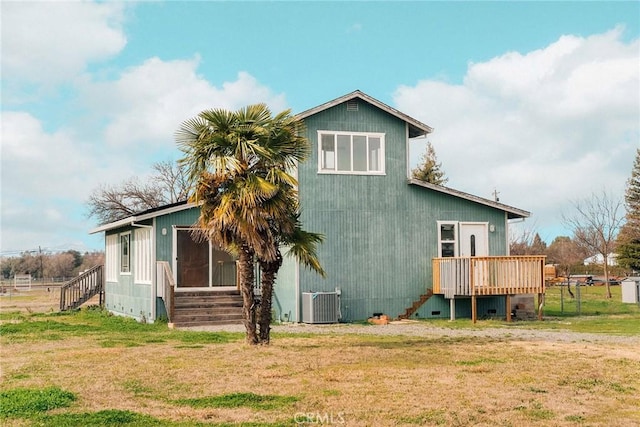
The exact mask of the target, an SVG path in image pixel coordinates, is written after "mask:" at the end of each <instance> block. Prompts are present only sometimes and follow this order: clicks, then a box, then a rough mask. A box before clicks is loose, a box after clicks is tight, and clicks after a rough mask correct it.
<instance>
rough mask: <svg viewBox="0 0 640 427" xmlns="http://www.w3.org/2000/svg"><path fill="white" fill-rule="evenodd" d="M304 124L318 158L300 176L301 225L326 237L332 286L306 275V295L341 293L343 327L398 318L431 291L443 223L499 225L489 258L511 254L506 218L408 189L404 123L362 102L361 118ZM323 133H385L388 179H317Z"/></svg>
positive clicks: (341, 109) (341, 113)
mask: <svg viewBox="0 0 640 427" xmlns="http://www.w3.org/2000/svg"><path fill="white" fill-rule="evenodd" d="M305 124H306V128H307V137H308V138H309V140H310V142H311V143H312V151H311V156H310V159H309V161H307V162H305V163H303V164H301V165H300V166H299V170H298V178H299V185H300V198H301V206H302V212H303V215H302V220H303V224H304V227H305V229H307V230H309V231H314V232H320V233H323V234H324V235H325V239H326V240H325V243H324V244H323V245H321V246H320V248H319V255H320V259H321V262H322V265H323V267H324V268H325V270H326V271H327V278H326V279H325V280H323V279H322V278H321V277H319V276H318V275H316V274H315V273H313V272H309V271H306V270H301V271H300V292H307V291H329V292H330V291H333V290H334V289H335V288H336V287H339V288H340V289H341V291H342V297H341V308H342V314H343V320H346V321H351V320H358V319H364V318H367V317H369V316H371V315H372V314H373V313H374V312H383V313H385V314H388V315H390V316H393V317H395V316H397V315H399V314H400V313H402V312H403V311H404V309H405V308H407V307H409V306H410V305H411V303H412V302H413V301H414V300H417V299H418V297H419V296H420V294H422V293H424V292H425V290H426V289H427V288H430V287H431V276H432V272H431V259H432V258H434V257H437V250H438V246H437V231H438V229H437V221H439V220H441V221H443V220H444V221H479V222H489V223H491V224H494V225H495V227H496V231H495V232H493V233H490V235H489V251H490V255H498V254H505V253H506V237H505V230H504V228H505V219H504V218H505V217H504V212H502V211H500V210H497V209H493V208H490V207H487V206H484V205H480V204H478V203H474V202H471V201H467V200H464V199H460V198H458V197H452V196H449V195H446V194H443V193H440V192H437V191H432V190H429V189H425V188H422V187H418V186H415V185H409V184H408V183H407V176H406V175H407V172H406V170H407V166H406V158H407V152H406V149H407V145H406V141H407V140H406V125H405V123H404V121H402V120H400V119H398V118H396V117H394V116H392V115H390V114H388V113H386V112H384V111H382V110H380V109H378V108H376V107H373V106H371V105H370V104H368V103H366V102H364V101H359V109H358V111H347V110H346V106H345V104H341V105H337V106H335V107H332V108H330V109H327V110H325V111H322V112H320V113H318V114H316V115H314V116H311V117H309V118H307V119H306V120H305ZM318 130H332V131H353V132H383V133H385V163H386V175H385V176H358V175H328V174H318V173H317V169H318V166H317V165H318V152H317V150H318V146H317V131H318ZM432 300H433V301H432V302H429V303H428V304H430V305H431V306H438V303H437V302H436V301H437V299H434V298H432ZM440 305H445V304H440ZM285 309H286V308H285ZM448 309H449V308H448V302H446V310H447V315H448ZM291 310H292V312H295V306H293V307H292V308H291ZM434 310H438V309H437V308H436V309H434ZM440 311H441V312H444V310H442V309H441V310H440Z"/></svg>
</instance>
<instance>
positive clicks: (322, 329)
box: [181, 320, 640, 344]
mask: <svg viewBox="0 0 640 427" xmlns="http://www.w3.org/2000/svg"><path fill="white" fill-rule="evenodd" d="M181 329H185V330H187V329H188V330H193V331H211V332H218V331H226V332H244V330H245V329H244V326H243V325H220V326H196V327H190V328H181ZM271 331H272V332H276V333H278V332H283V333H302V334H304V333H312V334H366V335H404V336H411V337H429V338H433V337H443V336H446V337H481V338H496V339H507V338H508V339H511V340H518V341H546V342H610V343H626V344H640V334H639V335H635V336H617V335H607V334H592V333H581V332H571V331H553V330H539V329H523V328H521V327H513V328H511V327H509V326H505V327H503V328H482V327H478V328H477V329H474V328H468V329H459V328H456V329H453V328H451V329H450V328H445V327H439V326H432V325H430V324H428V323H427V322H416V321H411V320H409V321H398V322H391V323H390V324H388V325H362V324H350V323H340V324H331V325H319V324H305V323H289V324H277V325H272V327H271Z"/></svg>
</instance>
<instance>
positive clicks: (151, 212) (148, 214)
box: [89, 200, 197, 234]
mask: <svg viewBox="0 0 640 427" xmlns="http://www.w3.org/2000/svg"><path fill="white" fill-rule="evenodd" d="M195 206H197V205H196V204H195V203H189V202H188V201H186V200H183V201H180V202H176V203H171V204H169V205H165V206H160V207H157V208H152V209H147V210H145V211H142V212H138V213H135V214H133V215H130V216H128V217H126V218H122V219H119V220H117V221H113V222H108V223H106V224H101V225H99V226H97V227H96V228H94V229H93V230H90V231H89V234H95V233H100V232H102V231H108V230H113V229H116V228H120V227H126V226H129V225H132V224H135V223H136V222H140V221H146V220H148V219H152V218H155V217H158V216H162V215H167V214H170V213H174V212H180V211H183V210H186V209H191V208H193V207H195Z"/></svg>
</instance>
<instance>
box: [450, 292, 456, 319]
mask: <svg viewBox="0 0 640 427" xmlns="http://www.w3.org/2000/svg"><path fill="white" fill-rule="evenodd" d="M449 320H451V321H454V320H456V300H455V298H451V299H450V300H449Z"/></svg>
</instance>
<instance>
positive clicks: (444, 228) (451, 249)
mask: <svg viewBox="0 0 640 427" xmlns="http://www.w3.org/2000/svg"><path fill="white" fill-rule="evenodd" d="M456 256H458V223H457V222H455V221H438V257H440V258H447V257H456Z"/></svg>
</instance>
